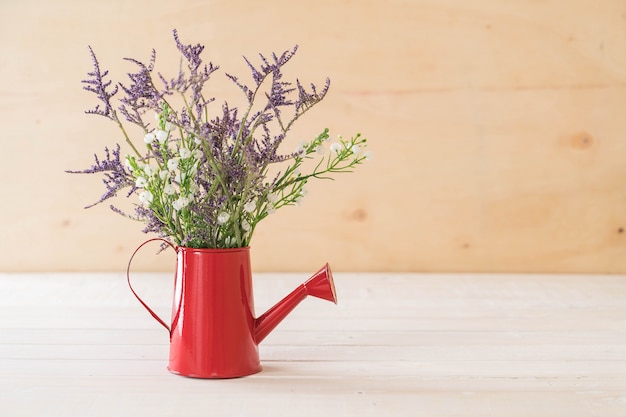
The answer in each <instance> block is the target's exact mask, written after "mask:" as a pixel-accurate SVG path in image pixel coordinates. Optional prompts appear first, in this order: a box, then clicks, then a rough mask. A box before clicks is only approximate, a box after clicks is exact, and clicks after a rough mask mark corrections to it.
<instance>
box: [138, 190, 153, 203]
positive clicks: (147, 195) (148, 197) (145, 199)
mask: <svg viewBox="0 0 626 417" xmlns="http://www.w3.org/2000/svg"><path fill="white" fill-rule="evenodd" d="M152 199H153V197H152V193H151V192H150V191H148V190H143V191H142V192H140V193H139V201H141V202H142V203H147V204H150V203H152Z"/></svg>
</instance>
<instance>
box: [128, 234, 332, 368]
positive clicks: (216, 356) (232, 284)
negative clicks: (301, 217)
mask: <svg viewBox="0 0 626 417" xmlns="http://www.w3.org/2000/svg"><path fill="white" fill-rule="evenodd" d="M155 240H160V241H162V242H164V243H166V244H168V245H169V246H171V247H172V248H173V249H174V250H175V251H176V274H175V277H174V301H173V305H172V318H171V324H169V325H168V324H167V323H166V322H165V321H164V320H163V319H161V318H160V317H159V316H158V315H157V314H156V313H155V312H154V311H153V310H152V309H151V308H150V307H149V306H148V305H147V304H146V303H145V302H144V301H143V300H142V299H141V298H140V297H139V295H138V294H137V293H136V292H135V290H134V289H133V287H132V285H131V282H130V264H131V262H132V260H133V258H134V256H135V255H136V254H137V252H138V251H139V249H141V248H142V247H143V246H144V245H145V244H147V243H149V242H152V241H155ZM127 279H128V285H129V286H130V289H131V291H132V293H133V294H134V295H135V297H136V298H137V300H139V302H140V303H141V304H142V305H143V306H144V307H145V308H146V310H148V312H149V313H150V314H151V315H152V317H154V319H155V320H157V321H158V322H159V323H160V324H161V325H162V326H163V327H165V328H166V329H167V331H168V332H169V335H170V355H169V366H168V369H169V370H170V371H171V372H173V373H175V374H179V375H183V376H188V377H195V378H234V377H241V376H246V375H251V374H254V373H257V372H259V371H261V369H262V367H261V363H260V359H259V350H258V344H259V343H261V341H262V340H263V339H265V337H266V336H267V335H268V334H269V333H270V332H271V331H272V330H273V329H274V328H275V327H276V326H277V325H278V324H279V323H280V322H281V321H282V320H283V319H284V318H285V317H286V316H287V315H288V314H289V313H290V312H291V311H292V310H293V309H294V308H295V307H296V306H297V305H298V304H299V303H300V302H301V301H302V300H304V299H305V298H306V297H307V296H309V295H311V296H314V297H317V298H321V299H324V300H328V301H332V302H334V303H337V296H336V293H335V286H334V283H333V277H332V273H331V271H330V267H329V266H328V264H326V265H324V267H322V268H321V269H320V270H319V271H317V272H316V273H315V274H314V275H313V276H312V277H311V278H310V279H308V280H307V281H306V282H305V283H304V284H302V285H300V286H298V287H297V288H296V289H295V290H293V291H292V292H291V293H289V294H288V295H287V296H286V297H285V298H283V299H282V300H281V301H279V302H278V303H277V304H276V305H274V306H273V307H272V308H270V309H269V310H268V311H267V312H265V313H264V314H262V315H261V316H259V317H258V318H257V317H255V312H254V298H253V291H252V274H251V267H250V248H248V247H245V248H233V249H197V248H187V247H180V246H179V247H175V246H173V245H172V244H171V243H169V242H167V241H165V240H163V239H150V240H148V241H146V242H144V243H143V244H141V245H140V246H139V247H138V248H137V250H136V251H135V253H133V255H132V256H131V258H130V261H129V264H128V269H127Z"/></svg>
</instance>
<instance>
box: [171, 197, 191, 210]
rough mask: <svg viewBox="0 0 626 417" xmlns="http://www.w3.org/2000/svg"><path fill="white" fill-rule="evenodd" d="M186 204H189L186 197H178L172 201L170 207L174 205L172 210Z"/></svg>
mask: <svg viewBox="0 0 626 417" xmlns="http://www.w3.org/2000/svg"><path fill="white" fill-rule="evenodd" d="M187 205H189V199H188V198H187V197H180V198H179V199H178V200H176V201H174V203H173V204H172V207H174V210H176V211H178V210H180V209H182V208H183V207H187Z"/></svg>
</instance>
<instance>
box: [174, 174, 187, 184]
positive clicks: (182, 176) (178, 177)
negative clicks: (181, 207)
mask: <svg viewBox="0 0 626 417" xmlns="http://www.w3.org/2000/svg"><path fill="white" fill-rule="evenodd" d="M186 178H187V173H186V172H177V173H176V175H175V176H174V181H176V182H177V183H179V184H182V183H183V181H185V179H186Z"/></svg>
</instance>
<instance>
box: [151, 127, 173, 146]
mask: <svg viewBox="0 0 626 417" xmlns="http://www.w3.org/2000/svg"><path fill="white" fill-rule="evenodd" d="M154 134H155V135H156V138H157V140H158V141H159V142H160V143H165V141H166V140H167V136H168V135H169V133H168V132H166V131H165V130H161V129H157V130H155V131H154Z"/></svg>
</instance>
